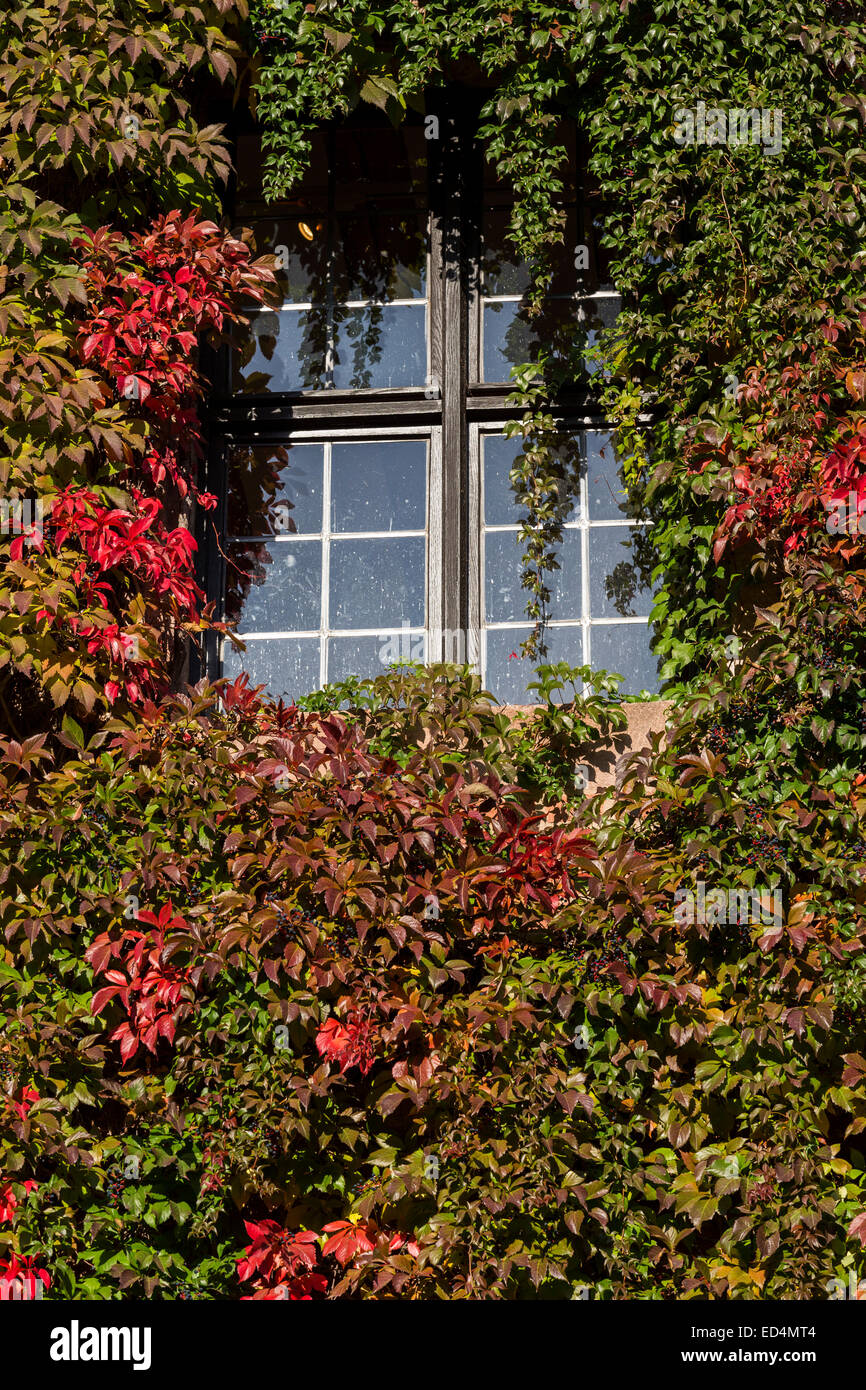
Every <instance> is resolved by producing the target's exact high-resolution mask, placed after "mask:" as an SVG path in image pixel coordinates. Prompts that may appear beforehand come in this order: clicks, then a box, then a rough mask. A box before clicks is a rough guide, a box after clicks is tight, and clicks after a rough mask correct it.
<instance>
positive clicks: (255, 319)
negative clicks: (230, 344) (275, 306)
mask: <svg viewBox="0 0 866 1390" xmlns="http://www.w3.org/2000/svg"><path fill="white" fill-rule="evenodd" d="M327 349H328V327H327V322H326V321H325V318H324V316H323V314H321V313H320V314H316V313H314V312H312V311H308V310H304V309H283V310H280V311H279V312H277V311H274V312H273V313H272V312H270V311H264V312H262V313H258V314H251V315H250V336H249V338H248V340H247V342H246V343H245V344H244V347H243V350H242V351H241V352H240V353H235V354H233V371H234V381H233V389H234V390H235V391H240V392H244V393H245V394H259V393H263V392H267V391H313V390H318V389H320V388H321V387H323V386H326V385H327V370H326V369H327Z"/></svg>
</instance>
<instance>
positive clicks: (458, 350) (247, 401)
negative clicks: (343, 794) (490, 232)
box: [193, 88, 646, 679]
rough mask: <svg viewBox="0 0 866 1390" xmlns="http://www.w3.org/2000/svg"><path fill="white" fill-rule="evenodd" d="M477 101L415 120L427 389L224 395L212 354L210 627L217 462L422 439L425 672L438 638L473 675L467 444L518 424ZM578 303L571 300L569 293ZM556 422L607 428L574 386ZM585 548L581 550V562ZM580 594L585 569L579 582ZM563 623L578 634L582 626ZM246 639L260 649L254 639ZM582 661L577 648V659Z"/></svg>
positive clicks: (471, 485)
mask: <svg viewBox="0 0 866 1390" xmlns="http://www.w3.org/2000/svg"><path fill="white" fill-rule="evenodd" d="M477 101H478V94H477V93H476V92H474V91H472V90H470V89H461V88H449V89H448V90H446V91H443V92H439V93H434V94H431V96H430V98H429V99H428V104H427V112H426V114H427V116H431V115H432V116H435V117H436V118H437V120H438V138H437V139H431V140H428V142H427V152H428V190H429V208H428V219H427V227H428V255H427V314H428V378H427V382H426V383H425V385H424V386H418V387H415V386H410V387H393V388H386V389H378V388H361V389H358V390H344V389H335V388H325V389H318V390H304V391H296V392H284V393H280V392H272V393H268V394H261V395H253V394H250V395H245V396H236V395H235V396H233V395H231V394H230V389H229V388H230V376H229V373H230V364H229V357H228V351H227V350H226V349H222V350H221V352H220V355H219V360H218V361H217V363H216V364H215V369H216V370H215V378H214V379H216V380H218V381H219V383H220V390H219V392H218V393H217V394H216V396H215V398H214V399H213V400H212V408H211V412H210V439H211V443H210V448H209V452H208V460H207V469H206V486H207V489H208V491H211V492H213V493H215V494H216V495H217V497H218V499H219V500H218V506H217V508H216V509H215V512H212V513H209V514H204V515H203V516H202V515H201V514H200V515H199V527H200V530H199V541H200V554H201V555H202V567H201V582H202V584H203V587H204V588H205V591H206V594H207V597H208V600H209V601H212V602H214V603H215V616H216V617H217V618H218V619H219V620H222V619H223V617H224V594H225V590H224V585H225V560H224V557H223V556H222V555H221V553H220V552H221V549H222V548H223V547H224V545H225V543H226V540H227V533H226V502H227V486H226V485H227V459H228V455H229V453H230V452H231V451H233V450H235V449H238V448H243V447H251V446H256V445H259V446H261V445H269V444H270V445H273V446H274V447H279V446H280V445H283V446H286V445H290V444H296V443H297V444H300V443H309V442H318V441H321V442H323V443H325V442H327V441H328V440H335V441H336V440H337V439H338V438H342V439H350V438H356V439H361V438H364V439H374V438H381V439H383V440H384V439H387V438H389V437H390V438H395V437H402V436H405V437H412V436H415V437H419V436H421V437H426V438H429V440H430V444H429V454H428V460H429V461H428V514H427V543H426V548H425V553H426V558H427V575H426V601H427V609H426V637H425V645H426V653H427V660H428V661H435V660H437V659H442V658H443V655H444V657H445V659H447V657H448V652H447V650H445V647H447V643H445V642H444V641H443V636H442V635H443V633H454V632H459V633H461V634H463V635H464V639H465V641H464V648H465V653H466V660H467V661H469V662H470V664H472V665H474V666H475V667H476V669H479V670H483V665H482V663H483V660H484V654H485V647H486V629H487V625H486V623H485V620H484V618H485V614H484V594H483V588H482V587H481V586H482V585H483V516H482V515H481V513H480V510H479V507H480V498H481V495H482V490H481V484H480V476H479V474H480V447H479V444H478V441H479V439H480V434H481V433H482V432H485V433H501V432H502V430H503V429H504V427H505V425H506V424H507V423H508V421H509V420H515V419H519V418H520V416H521V414H522V412H521V410H520V408H519V407H515V406H512V405H509V403H508V401H509V397H510V395H511V393H512V390H513V387H512V386H511V384H510V383H509V382H485V381H483V380H482V374H483V361H482V358H481V351H482V336H483V328H482V317H481V316H482V314H483V304H484V300H485V296H484V293H483V285H482V283H481V274H480V269H481V228H482V216H481V214H482V189H481V180H480V178H478V177H477V174H478V171H479V170H480V168H481V160H482V154H481V150H480V148H479V146H478V143H477V141H476V138H475V129H476V125H477V120H476V116H477ZM419 119H420V120H423V119H424V118H419ZM267 215H268V217H275V218H278V217H279V216H280V205H279V204H275V205H274V206H273V207H272V208H269V209H268V211H267ZM597 293H598V291H595V292H594V295H593V297H595V295H596V294H597ZM513 297H514V296H507V298H513ZM582 297H584V296H582V295H580V293H579V292H578V293H577V294H576V295H575V298H582ZM558 414H559V416H560V418H561V420H562V423H563V425H564V426H565V427H567V428H574V429H575V430H585V429H601V430H604V429H605V428H606V427H607V422H606V420H605V418H604V417H603V416H602V415H601V414H600V413H599V410H598V406H597V404H596V402H595V398H594V395H593V393H592V390H591V389H590V388H584V387H578V388H575V389H574V390H573V391H572V392H570V393H568V394H567V395H564V396H563V397H562V399H561V400H560V401H559V402H558ZM587 544H588V542H586V541H585V542H584V555H585V552H586V545H587ZM588 583H589V575H588V567H587V564H586V562H585V563H584V577H583V584H584V586H586V585H588ZM585 612H586V598H585V597H584V613H585ZM526 621H527V626H528V627H529V628H531V623H529V620H528V619H527V620H526ZM554 621H556V620H554ZM625 621H632V622H646V619H643V618H635V619H630V620H629V619H626V620H625ZM573 625H578V626H581V627H585V620H584V617H583V616H582V617H581V619H580V620H577V622H576V623H574V624H573ZM358 631H359V633H360V629H359V630H358ZM365 631H366V630H365ZM239 635H242V634H239ZM242 640H245V639H243V637H242ZM250 640H251V641H256V640H261V638H260V637H259V636H258V635H256V636H252V637H251V639H250ZM222 647H223V639H221V638H220V637H219V636H218V634H215V633H210V634H206V637H205V641H204V643H203V659H202V660H201V661H200V662H194V663H193V674H194V675H195V677H196V678H198V677H200V676H202V675H206V676H208V677H209V678H211V679H212V678H215V677H216V676H218V675H220V674H221V671H222ZM586 649H587V640H586V637H584V641H583V650H584V652H585V651H586ZM323 663H324V657H323V658H322V663H321V664H323ZM321 664H320V669H321Z"/></svg>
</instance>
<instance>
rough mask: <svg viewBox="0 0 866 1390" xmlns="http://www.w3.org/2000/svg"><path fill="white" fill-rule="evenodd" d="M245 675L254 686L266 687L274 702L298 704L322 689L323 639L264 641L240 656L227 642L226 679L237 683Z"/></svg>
mask: <svg viewBox="0 0 866 1390" xmlns="http://www.w3.org/2000/svg"><path fill="white" fill-rule="evenodd" d="M242 671H246V672H247V674H248V675H249V679H250V685H252V686H256V685H264V686H265V687H266V691H267V694H268V695H270V696H271V697H272V698H273V699H274V700H283V701H285V703H286V704H294V702H295V701H296V700H299V699H300V698H301V696H302V695H309V694H310V692H311V691H313V690H318V688H319V685H320V681H319V639H318V638H317V637H287V638H286V637H262V638H259V639H258V640H257V641H254V642H252V641H251V642H247V644H246V651H245V652H236V651H235V649H234V647H232V645H231V643H230V642H226V643H225V650H224V653H223V675H224V676H228V678H229V680H234V679H235V678H236V677H237V676H239V675H240V674H241V672H242Z"/></svg>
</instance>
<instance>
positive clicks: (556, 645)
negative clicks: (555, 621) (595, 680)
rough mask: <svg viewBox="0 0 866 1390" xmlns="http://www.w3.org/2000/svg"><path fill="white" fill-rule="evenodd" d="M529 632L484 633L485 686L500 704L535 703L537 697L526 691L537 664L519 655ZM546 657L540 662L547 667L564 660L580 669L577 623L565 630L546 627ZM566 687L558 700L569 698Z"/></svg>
mask: <svg viewBox="0 0 866 1390" xmlns="http://www.w3.org/2000/svg"><path fill="white" fill-rule="evenodd" d="M530 631H531V629H530V628H527V627H514V628H489V629H488V631H487V633H486V642H487V664H486V677H485V682H484V683H485V685H486V686H487V689H488V690H489V691H490V692H491V694H493V695H495V696H496V698H497V699H498V700H501V701H502V703H503V704H513V705H530V704H535V703H536V701H537V699H538V696H537V693H536V692H535V691H532V692H531V693H530V692H529V691H528V690H527V688H526V687H527V685H528V684H529V682H530V681H534V680H535V679H536V669H535V668H536V667H537V666H538V665H539V664H541V663H540V662H538V661H530V660H529V659H527V658H526V657H522V656H521V655H520V644H521V642H522V641H523V640H524V639H525V638H526V637H527V636H528V635H529V632H530ZM545 642H546V644H547V655H546V656H545V657H544V658H543V659H542V660H543V663H544V664H546V665H552V664H554V663H555V662H558V661H566V662H567V663H568V665H569V666H582V665H583V664H584V661H583V628H582V627H581V625H580V624H577V623H576V624H574V625H573V626H566V627H549V628H548V629H547V631H546V633H545ZM570 693H571V692H570V688H569V687H566V689H565V692H564V694H562V695H561V696H560V697H559V698H560V699H568V698H569V697H570Z"/></svg>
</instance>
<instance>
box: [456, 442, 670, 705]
mask: <svg viewBox="0 0 866 1390" xmlns="http://www.w3.org/2000/svg"><path fill="white" fill-rule="evenodd" d="M570 428H572V429H573V430H574V432H575V433H576V434H579V435H580V441H581V442H580V453H581V461H582V466H581V469H580V480H579V489H578V493H577V499H578V500H579V504H580V505H579V510H578V516H577V518H576V519H575V520H573V521H568V522H566V523H565V525H564V530H566V531H577V532H579V533H580V536H581V544H580V554H581V610H582V611H581V613H580V616H579V617H574V618H571V617H564V618H557V617H552V618H551V619H550V620H549V621H548V622H547V624H546V628H547V629H552V628H557V629H563V628H565V629H568V628H570V629H573V630H575V631H579V632H580V633H581V650H582V660H581V661H580V662H575V663H574V664H575V665H583V666H591V665H592V632H593V628H594V627H612V626H622V627H626V626H630V627H643V628H648V627H649V618H648V617H642V616H635V617H628V616H625V615H619V614H618V615H617V616H616V617H604V618H593V616H592V612H591V596H590V532H591V531H594V530H602V529H611V530H612V529H619V530H623V531H634V530H641V529H646V527H647V526H648V525H649V523H648V522H646V521H640V520H634V519H632V518H630V517H621V518H611V519H610V520H607V519H602V518H599V519H598V520H595V521H593V520H592V519H591V518H590V515H589V476H588V469H587V467H586V461H587V454H588V449H587V445H588V442H589V438H590V436H591V435H596V436H598V437H599V438H607V437H608V434H609V432H608V431H607V430H605V429H602V428H599V427H598V425H597V423H595V422H594V421H591V420H590V419H589V418H587V419H585V420H584V421H582V422H581V421H573V422H572V423H571V424H570ZM501 437H502V430H501V429H496V428H494V427H490V426H483V425H473V426H472V431H471V434H470V501H469V505H470V515H471V517H472V518H473V525H472V532H473V535H474V536H475V537H476V546H475V550H476V552H477V556H478V564H477V568H476V572H475V574H474V575H473V576H472V579H471V586H472V588H471V605H472V614H473V626H474V627H475V628H476V629H477V631H478V634H479V638H480V642H479V647H480V663H479V667H478V671H479V674H480V676H481V679H482V681H483V682H485V683H486V681H487V633H488V632H497V631H498V632H513V633H514V634H515V639H517V638H520V639H521V640H522V638H523V637H524V636H527V635H528V634H529V633H530V632H531V631H532V626H533V625H532V623H531V622H530V621H529V620H528V619H524V620H523V621H521V620H520V619H514V620H510V621H504V622H492V621H488V619H487V582H486V574H485V562H486V553H487V547H486V537H487V536H488V535H489V534H493V533H496V532H510V533H512V534H516V533H519V532H520V530H521V525H520V522H519V521H518V522H515V523H513V524H508V525H505V524H501V525H500V524H494V525H488V524H487V522H486V521H485V518H484V473H485V468H484V440H485V439H487V438H494V439H495V438H501ZM515 446H516V447H515V453H519V452H520V448H519V441H515ZM609 447H612V446H609ZM528 597H529V595H528V593H527V598H528ZM589 689H590V687H589V686H588V685H584V694H587V693H588V692H589Z"/></svg>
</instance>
